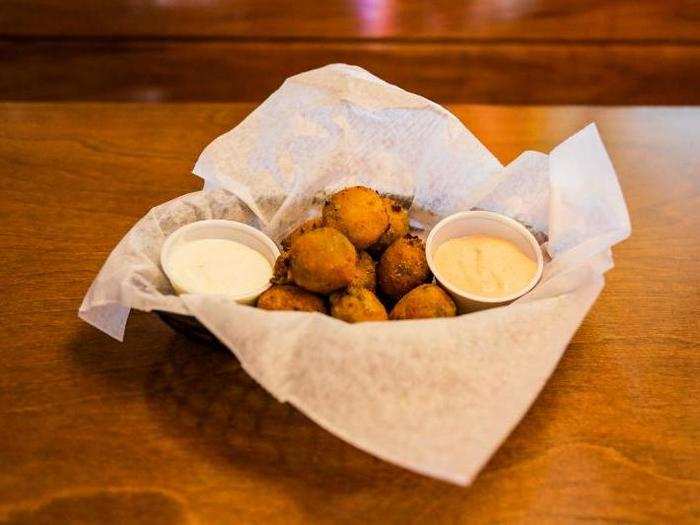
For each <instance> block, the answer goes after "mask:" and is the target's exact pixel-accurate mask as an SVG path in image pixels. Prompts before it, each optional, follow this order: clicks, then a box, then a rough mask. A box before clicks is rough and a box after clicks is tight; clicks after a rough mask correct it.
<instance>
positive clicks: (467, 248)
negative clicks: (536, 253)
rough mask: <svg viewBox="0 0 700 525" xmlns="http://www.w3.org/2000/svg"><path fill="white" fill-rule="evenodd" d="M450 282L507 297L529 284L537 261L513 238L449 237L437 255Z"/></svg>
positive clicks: (472, 290) (479, 292) (437, 262)
mask: <svg viewBox="0 0 700 525" xmlns="http://www.w3.org/2000/svg"><path fill="white" fill-rule="evenodd" d="M433 260H434V261H435V266H436V268H437V271H439V272H440V275H441V276H442V278H443V279H445V280H446V281H447V282H448V283H449V284H450V285H452V286H454V287H455V288H459V289H460V290H463V291H465V292H468V293H473V294H476V295H481V296H484V297H505V296H508V295H512V294H514V293H517V292H518V291H520V290H522V289H523V288H525V286H526V285H527V284H528V283H529V282H530V279H532V276H533V275H535V272H536V271H537V263H535V261H533V260H532V259H531V258H530V257H528V256H527V255H525V254H524V253H523V252H522V251H520V249H519V248H518V247H517V246H516V245H515V244H513V243H512V242H510V241H506V240H505V239H500V238H498V237H490V236H488V235H467V236H466V237H458V238H455V239H449V240H447V241H445V242H444V243H442V244H441V245H440V246H438V248H437V250H435V254H434V255H433Z"/></svg>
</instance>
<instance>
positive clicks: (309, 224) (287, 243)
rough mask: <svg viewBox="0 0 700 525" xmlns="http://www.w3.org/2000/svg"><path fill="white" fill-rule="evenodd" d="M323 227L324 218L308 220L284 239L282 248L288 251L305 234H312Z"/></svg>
mask: <svg viewBox="0 0 700 525" xmlns="http://www.w3.org/2000/svg"><path fill="white" fill-rule="evenodd" d="M321 226H323V218H322V217H311V218H310V219H306V220H305V221H304V222H302V223H301V224H300V225H299V226H297V227H296V228H294V229H293V230H292V232H291V233H290V234H289V235H287V236H286V237H285V238H284V239H282V242H281V244H282V247H283V248H285V249H287V250H288V249H289V248H291V247H292V243H293V242H294V241H296V240H297V239H298V238H299V237H301V236H302V235H303V234H305V233H307V232H310V231H311V230H315V229H316V228H320V227H321Z"/></svg>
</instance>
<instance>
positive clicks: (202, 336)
mask: <svg viewBox="0 0 700 525" xmlns="http://www.w3.org/2000/svg"><path fill="white" fill-rule="evenodd" d="M153 313H155V314H156V315H157V316H158V317H160V319H161V320H162V321H163V322H164V323H165V324H167V325H168V326H169V327H170V328H172V329H173V330H175V331H176V332H179V333H181V334H182V335H184V336H185V337H187V338H188V339H192V340H193V341H196V342H198V343H203V344H206V345H209V346H211V347H214V348H216V349H221V350H226V351H228V349H227V348H226V346H225V345H224V344H223V343H222V342H221V341H219V340H218V339H217V338H216V336H215V335H214V334H212V333H211V332H210V331H209V330H208V329H207V328H206V327H205V326H204V325H203V324H202V323H200V322H199V321H198V320H197V319H196V318H194V317H192V316H191V315H182V314H174V313H171V312H163V311H161V310H154V311H153Z"/></svg>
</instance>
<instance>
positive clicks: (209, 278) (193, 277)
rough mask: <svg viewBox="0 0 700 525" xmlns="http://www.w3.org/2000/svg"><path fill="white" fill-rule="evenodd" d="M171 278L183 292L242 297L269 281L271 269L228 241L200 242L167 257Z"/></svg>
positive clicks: (258, 257) (261, 259)
mask: <svg viewBox="0 0 700 525" xmlns="http://www.w3.org/2000/svg"><path fill="white" fill-rule="evenodd" d="M170 272H171V273H172V276H171V277H172V278H173V279H174V280H176V281H177V283H178V285H179V286H180V287H181V288H183V290H182V291H183V292H187V293H202V294H223V295H243V294H247V293H252V292H255V291H256V290H259V289H260V288H262V287H263V286H265V284H267V282H268V281H269V280H270V277H272V266H271V265H270V263H269V262H268V260H267V259H266V258H265V257H264V256H263V255H262V254H261V253H260V252H258V251H256V250H254V249H252V248H250V247H248V246H246V245H245V244H241V243H240V242H236V241H231V240H228V239H199V240H196V241H192V242H188V243H184V244H181V245H180V246H178V247H176V248H175V249H174V250H173V252H172V253H171V254H170Z"/></svg>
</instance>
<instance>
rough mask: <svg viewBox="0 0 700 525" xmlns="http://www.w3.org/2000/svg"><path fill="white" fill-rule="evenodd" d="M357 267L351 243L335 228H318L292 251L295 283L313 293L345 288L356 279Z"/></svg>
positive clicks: (305, 235) (291, 273)
mask: <svg viewBox="0 0 700 525" xmlns="http://www.w3.org/2000/svg"><path fill="white" fill-rule="evenodd" d="M356 265H357V255H356V252H355V248H354V247H353V245H352V243H351V242H350V241H349V240H348V239H347V237H345V235H343V234H342V233H340V232H339V231H338V230H336V229H333V228H326V227H324V228H317V229H315V230H312V231H310V232H307V233H304V234H302V235H300V236H299V238H297V239H296V240H295V241H294V243H293V244H292V247H291V249H290V251H289V270H290V276H291V278H292V280H293V281H294V282H295V283H296V284H297V285H299V286H301V287H302V288H305V289H307V290H309V291H312V292H317V293H330V292H333V291H335V290H338V289H339V288H345V287H346V286H347V285H348V284H350V281H352V279H353V278H354V277H355V272H356Z"/></svg>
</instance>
